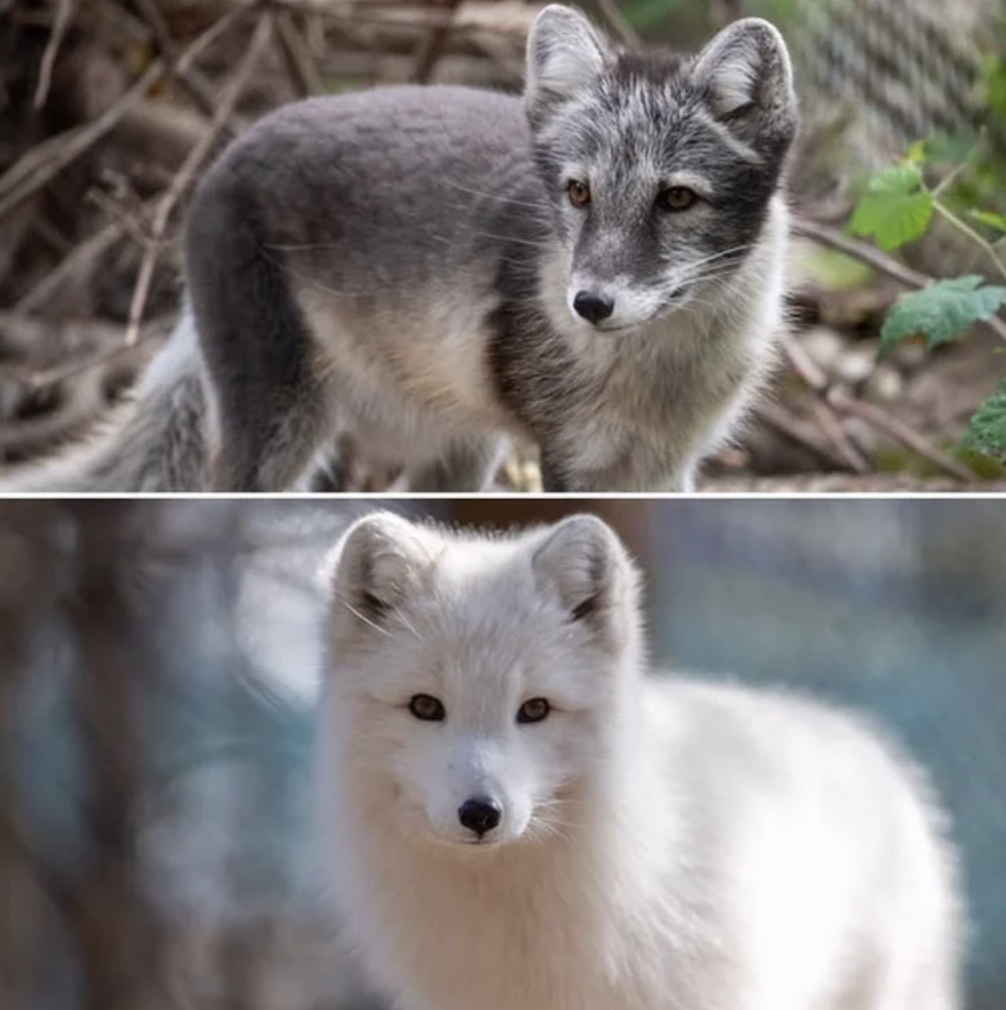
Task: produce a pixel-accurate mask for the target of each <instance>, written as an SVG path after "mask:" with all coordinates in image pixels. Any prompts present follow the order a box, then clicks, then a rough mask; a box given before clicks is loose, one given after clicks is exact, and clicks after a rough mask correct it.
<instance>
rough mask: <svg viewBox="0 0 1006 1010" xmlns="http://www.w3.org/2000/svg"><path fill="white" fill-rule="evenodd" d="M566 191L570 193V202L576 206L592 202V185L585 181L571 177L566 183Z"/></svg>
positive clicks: (584, 205)
mask: <svg viewBox="0 0 1006 1010" xmlns="http://www.w3.org/2000/svg"><path fill="white" fill-rule="evenodd" d="M566 192H567V193H569V202H570V203H571V204H572V205H573V206H574V207H586V206H587V204H588V203H590V187H589V186H588V185H587V184H586V183H585V182H578V181H577V180H576V179H570V180H569V182H568V183H567V184H566Z"/></svg>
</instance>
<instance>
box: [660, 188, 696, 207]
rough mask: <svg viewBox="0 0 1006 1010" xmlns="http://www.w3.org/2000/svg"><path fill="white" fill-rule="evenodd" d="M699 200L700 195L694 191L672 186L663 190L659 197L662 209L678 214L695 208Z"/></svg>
mask: <svg viewBox="0 0 1006 1010" xmlns="http://www.w3.org/2000/svg"><path fill="white" fill-rule="evenodd" d="M698 199H699V197H698V194H697V193H696V192H695V191H694V190H691V189H687V188H686V187H684V186H670V187H669V188H667V189H665V190H661V192H660V196H658V197H657V203H658V204H660V207H661V209H663V210H669V211H671V213H677V212H679V211H682V210H688V208H689V207H694V206H695V204H696V203H697V202H698Z"/></svg>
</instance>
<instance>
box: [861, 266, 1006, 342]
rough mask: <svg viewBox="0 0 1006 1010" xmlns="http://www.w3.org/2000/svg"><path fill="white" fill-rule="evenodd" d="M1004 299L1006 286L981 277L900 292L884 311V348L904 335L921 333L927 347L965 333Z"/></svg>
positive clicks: (960, 278) (996, 309)
mask: <svg viewBox="0 0 1006 1010" xmlns="http://www.w3.org/2000/svg"><path fill="white" fill-rule="evenodd" d="M1004 302H1006V288H1000V287H992V286H991V285H986V284H985V282H984V279H983V278H981V277H975V276H968V277H951V278H950V279H949V280H944V281H937V282H936V283H935V284H930V285H929V287H927V288H923V289H922V290H921V291H915V292H913V293H912V294H910V295H903V296H902V297H901V298H899V299H898V300H897V302H895V303H894V305H893V306H892V308H891V310H890V311H889V312H888V313H887V318H886V319H885V320H884V326H883V328H882V329H881V331H880V349H881V351H886V350H888V349H889V348H891V347H893V346H894V345H895V344H896V343H898V341H899V340H904V339H905V337H913V336H917V335H919V334H922V335H924V336H925V337H926V342H927V345H928V347H929V349H930V350H932V349H933V348H934V347H936V346H938V345H939V344H945V343H946V342H947V341H948V340H953V339H954V337H956V336H959V335H960V334H961V333H963V332H964V330H966V329H967V328H968V326H970V325H971V324H972V323H973V322H976V321H977V320H979V319H988V318H990V317H991V316H993V315H994V314H995V313H996V312H998V311H999V309H1000V308H1001V307H1002V305H1003V303H1004Z"/></svg>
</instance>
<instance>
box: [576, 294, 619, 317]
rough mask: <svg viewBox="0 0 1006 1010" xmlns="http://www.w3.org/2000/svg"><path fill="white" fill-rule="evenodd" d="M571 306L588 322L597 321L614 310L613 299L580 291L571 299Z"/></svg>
mask: <svg viewBox="0 0 1006 1010" xmlns="http://www.w3.org/2000/svg"><path fill="white" fill-rule="evenodd" d="M573 308H574V309H576V311H577V313H578V314H579V315H581V316H583V318H584V319H586V320H587V321H588V322H591V323H599V322H601V321H602V320H604V319H607V318H608V316H610V315H611V313H612V312H614V311H615V299H614V298H605V297H604V295H595V294H593V293H592V292H590V291H580V292H578V293H577V296H576V297H575V298H574V299H573Z"/></svg>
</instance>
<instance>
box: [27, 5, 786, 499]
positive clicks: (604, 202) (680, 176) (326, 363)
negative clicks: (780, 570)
mask: <svg viewBox="0 0 1006 1010" xmlns="http://www.w3.org/2000/svg"><path fill="white" fill-rule="evenodd" d="M526 63H527V74H526V83H525V88H524V94H523V96H517V95H506V94H501V93H496V92H492V91H486V90H480V89H478V88H465V87H452V86H442V85H437V86H428V87H427V86H423V87H418V86H392V87H379V88H373V89H369V90H365V91H361V92H359V93H355V94H343V95H336V96H328V97H324V98H313V99H309V100H306V101H302V102H293V103H290V104H289V105H286V106H284V107H282V108H280V109H278V110H276V111H274V112H272V113H271V114H269V115H268V116H266V117H264V118H263V119H262V120H260V121H259V122H257V123H256V124H255V125H253V126H252V127H251V128H250V129H248V130H247V131H245V132H244V133H242V134H241V135H240V136H239V137H238V138H236V139H235V141H234V142H233V143H232V144H231V145H229V147H228V148H227V149H226V151H225V152H223V154H222V155H221V156H220V157H219V158H218V159H217V161H216V163H215V164H214V165H213V166H212V167H211V168H210V169H209V170H208V171H207V172H206V174H205V176H204V177H203V178H202V180H201V181H200V184H199V187H198V190H197V192H196V193H195V195H194V197H193V200H192V205H191V207H190V209H189V214H188V219H187V224H186V227H185V238H184V253H185V277H186V291H187V295H186V306H185V309H184V311H183V314H182V319H181V322H180V324H179V326H178V328H177V330H176V332H175V334H174V336H173V337H172V339H171V340H170V341H169V343H168V345H167V346H166V347H165V348H164V349H163V351H162V352H161V353H160V354H159V356H158V357H157V358H156V359H155V361H154V362H153V363H152V365H151V367H150V368H149V369H148V371H147V373H146V374H145V375H144V378H143V381H142V382H141V383H140V387H139V390H138V393H137V396H136V400H135V403H133V404H130V405H127V406H126V407H124V408H122V409H121V410H120V411H119V412H117V414H116V415H115V417H114V418H113V419H112V420H111V421H110V423H109V425H108V427H107V432H106V434H105V435H104V436H103V437H99V438H96V439H95V440H93V441H92V442H91V443H90V444H89V445H87V446H85V447H82V448H81V449H80V450H72V451H70V452H69V453H68V454H67V455H66V457H65V458H57V459H55V460H53V461H51V462H49V461H47V462H44V463H43V464H41V465H40V466H37V467H34V466H29V467H26V468H24V469H23V470H20V471H14V472H13V473H12V474H11V476H10V480H9V481H8V482H7V489H8V490H24V491H32V490H61V491H68V490H71V489H72V490H85V489H86V490H104V491H108V490H114V491H138V490H143V491H191V490H203V489H205V488H207V487H212V488H213V489H214V490H217V491H227V492H236V491H241V492H244V491H260V492H276V491H285V490H289V489H290V488H292V487H301V486H303V485H304V484H305V482H306V481H309V480H310V477H311V474H312V473H313V472H314V471H315V469H316V466H317V463H318V461H319V458H320V457H324V456H325V455H327V453H328V451H329V447H331V446H332V443H333V440H335V439H336V438H337V437H338V436H345V437H346V438H348V439H349V440H350V441H351V442H352V443H353V444H354V445H356V446H357V447H358V449H359V451H360V454H361V456H362V457H363V458H364V459H366V460H367V461H368V462H369V463H370V464H371V465H373V464H375V463H376V464H378V465H379V466H381V467H384V466H387V467H390V468H391V469H393V470H398V469H401V470H403V472H404V475H405V477H406V479H407V484H408V487H409V489H410V490H412V491H426V492H441V491H479V490H481V489H484V488H485V487H487V486H489V485H490V484H491V482H492V479H493V477H494V475H495V474H496V471H497V470H498V467H499V463H500V460H501V458H502V457H503V456H505V455H506V451H507V448H508V447H509V445H510V444H511V443H513V442H517V443H522V444H524V445H527V446H537V448H538V450H539V454H540V458H541V474H542V482H543V485H544V488H545V490H546V491H554V492H587V491H662V490H680V491H687V490H690V489H691V488H692V487H693V485H694V482H695V475H696V472H697V470H698V467H699V464H700V462H701V460H702V459H704V458H706V457H707V456H709V455H710V454H712V453H713V452H714V451H716V449H717V448H719V447H720V446H722V445H723V444H724V443H725V442H726V441H727V440H728V439H729V438H730V437H731V436H732V434H734V433H735V432H736V431H737V429H738V426H739V424H740V423H741V421H742V419H743V417H744V416H746V415H747V414H748V413H749V408H750V407H751V405H752V403H753V402H754V401H755V400H756V399H757V397H758V395H759V394H760V393H761V392H762V391H763V390H764V388H765V385H766V383H767V380H768V377H769V374H770V372H771V369H772V366H773V362H774V359H775V354H776V344H777V341H776V336H777V333H778V331H779V329H780V328H781V326H782V324H783V307H784V288H785V274H786V271H785V260H786V256H787V249H788V240H787V233H788V211H787V208H786V199H785V178H786V170H787V165H788V162H789V157H790V151H791V149H792V145H793V141H794V138H795V136H796V132H797V121H798V111H797V100H796V95H795V92H794V89H793V73H792V69H791V64H790V58H789V54H788V52H787V48H786V43H785V41H784V40H783V38H782V36H781V35H780V34H779V32H778V31H777V30H776V29H775V28H774V27H772V25H770V24H768V23H767V22H765V21H762V20H759V19H754V18H746V19H743V20H740V21H737V22H735V23H734V24H732V25H730V26H729V27H727V28H725V29H724V30H723V31H722V32H720V33H719V34H718V35H717V36H716V37H715V38H714V39H712V40H711V41H710V42H709V44H708V45H706V46H705V47H704V48H703V49H702V50H701V52H699V53H698V54H696V55H694V56H685V55H682V54H676V53H671V52H666V51H661V50H647V51H644V52H639V51H632V50H623V49H622V48H620V47H618V46H616V45H613V44H612V43H611V42H610V41H609V40H608V39H606V38H604V37H603V36H602V35H601V33H600V32H598V31H597V30H596V29H595V28H594V27H593V26H592V24H591V23H590V22H589V21H588V20H587V19H586V18H585V17H584V16H583V15H581V14H580V13H578V12H577V11H575V10H573V9H571V8H566V7H562V6H558V5H550V6H548V7H546V8H545V9H544V10H543V11H542V12H541V13H540V14H539V15H538V17H537V19H536V21H535V23H534V26H533V28H532V31H531V33H530V37H529V39H528V43H527V60H526ZM336 469H339V467H336Z"/></svg>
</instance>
